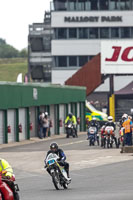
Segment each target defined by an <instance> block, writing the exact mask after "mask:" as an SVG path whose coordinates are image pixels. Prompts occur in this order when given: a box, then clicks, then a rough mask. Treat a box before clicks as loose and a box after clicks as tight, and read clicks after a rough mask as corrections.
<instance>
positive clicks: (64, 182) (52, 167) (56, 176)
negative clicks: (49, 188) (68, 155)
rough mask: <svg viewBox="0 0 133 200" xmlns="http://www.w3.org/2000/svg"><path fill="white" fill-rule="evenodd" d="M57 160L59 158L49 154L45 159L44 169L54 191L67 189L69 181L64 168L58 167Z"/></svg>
mask: <svg viewBox="0 0 133 200" xmlns="http://www.w3.org/2000/svg"><path fill="white" fill-rule="evenodd" d="M58 159H59V157H58V156H57V155H56V154H54V153H50V154H49V155H48V156H47V158H46V168H47V171H48V172H49V174H50V175H51V177H52V181H53V184H54V186H55V188H56V190H59V189H60V188H61V187H63V188H64V189H67V188H68V184H70V182H71V181H70V180H69V179H68V176H67V172H66V170H65V169H64V166H60V164H59V161H58Z"/></svg>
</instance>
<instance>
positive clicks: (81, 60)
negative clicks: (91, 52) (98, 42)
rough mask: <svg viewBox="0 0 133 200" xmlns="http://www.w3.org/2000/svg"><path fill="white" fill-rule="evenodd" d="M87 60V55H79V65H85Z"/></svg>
mask: <svg viewBox="0 0 133 200" xmlns="http://www.w3.org/2000/svg"><path fill="white" fill-rule="evenodd" d="M87 62H88V56H79V66H83V65H85V63H87Z"/></svg>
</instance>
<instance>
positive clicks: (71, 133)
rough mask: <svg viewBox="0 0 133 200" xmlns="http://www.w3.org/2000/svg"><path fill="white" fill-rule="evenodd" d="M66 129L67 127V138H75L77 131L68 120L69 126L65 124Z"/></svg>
mask: <svg viewBox="0 0 133 200" xmlns="http://www.w3.org/2000/svg"><path fill="white" fill-rule="evenodd" d="M65 127H66V138H69V137H70V136H72V137H73V138H75V137H76V130H75V127H74V124H73V122H71V121H69V120H68V122H67V124H65Z"/></svg>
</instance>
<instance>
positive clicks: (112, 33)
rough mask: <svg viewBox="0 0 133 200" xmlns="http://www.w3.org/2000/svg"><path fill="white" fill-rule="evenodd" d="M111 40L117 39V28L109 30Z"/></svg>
mask: <svg viewBox="0 0 133 200" xmlns="http://www.w3.org/2000/svg"><path fill="white" fill-rule="evenodd" d="M111 38H119V28H111Z"/></svg>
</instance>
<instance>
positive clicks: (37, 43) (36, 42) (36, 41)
mask: <svg viewBox="0 0 133 200" xmlns="http://www.w3.org/2000/svg"><path fill="white" fill-rule="evenodd" d="M30 46H31V51H33V52H35V51H36V52H40V51H44V46H43V38H42V37H32V38H30Z"/></svg>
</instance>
